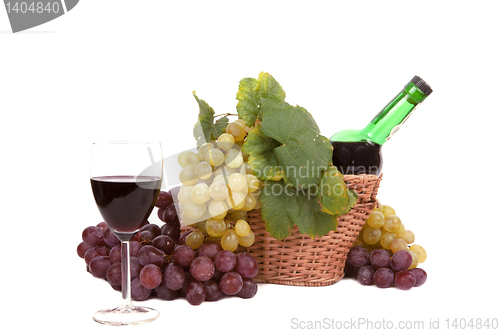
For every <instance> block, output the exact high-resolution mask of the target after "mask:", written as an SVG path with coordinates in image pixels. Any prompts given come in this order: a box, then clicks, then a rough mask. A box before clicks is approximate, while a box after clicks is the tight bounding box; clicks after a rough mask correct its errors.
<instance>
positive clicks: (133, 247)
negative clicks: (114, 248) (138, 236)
mask: <svg viewBox="0 0 500 333" xmlns="http://www.w3.org/2000/svg"><path fill="white" fill-rule="evenodd" d="M141 248H142V244H141V243H139V242H138V241H130V242H129V250H130V256H131V257H137V255H138V254H139V250H140V249H141Z"/></svg>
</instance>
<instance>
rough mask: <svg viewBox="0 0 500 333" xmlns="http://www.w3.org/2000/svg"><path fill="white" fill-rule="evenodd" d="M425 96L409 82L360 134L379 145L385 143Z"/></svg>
mask: <svg viewBox="0 0 500 333" xmlns="http://www.w3.org/2000/svg"><path fill="white" fill-rule="evenodd" d="M426 98H427V96H426V95H425V94H424V93H423V92H422V91H421V90H420V89H418V88H417V86H416V85H415V84H413V83H412V82H409V83H408V84H407V85H406V86H405V87H404V89H403V90H401V92H400V93H399V94H398V95H397V96H396V97H395V98H394V99H393V100H392V101H390V102H389V104H387V105H386V106H385V107H384V108H383V109H382V111H380V112H379V113H378V114H377V115H376V116H375V117H374V118H373V119H372V121H370V123H369V124H368V125H367V126H366V127H365V128H364V129H362V130H361V131H360V132H361V133H360V134H362V136H363V137H365V139H366V140H370V141H373V142H375V143H377V144H379V145H383V144H384V143H386V142H387V141H388V140H389V139H390V138H391V137H392V136H393V135H394V134H395V133H396V132H397V130H398V129H399V128H400V127H401V126H402V125H403V123H404V122H405V121H406V120H407V119H408V118H409V117H410V115H411V114H412V112H413V111H414V110H415V108H416V107H417V105H418V104H420V103H421V102H423V101H424V100H425V99H426Z"/></svg>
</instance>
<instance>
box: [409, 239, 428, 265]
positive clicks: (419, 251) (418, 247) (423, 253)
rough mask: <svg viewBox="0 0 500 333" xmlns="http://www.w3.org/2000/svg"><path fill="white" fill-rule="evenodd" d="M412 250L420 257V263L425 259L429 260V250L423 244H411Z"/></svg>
mask: <svg viewBox="0 0 500 333" xmlns="http://www.w3.org/2000/svg"><path fill="white" fill-rule="evenodd" d="M410 250H412V251H413V252H415V254H416V255H417V257H418V262H419V263H420V264H421V263H423V262H424V261H425V260H427V252H426V251H425V249H424V248H423V247H422V246H421V245H418V244H413V245H412V246H410Z"/></svg>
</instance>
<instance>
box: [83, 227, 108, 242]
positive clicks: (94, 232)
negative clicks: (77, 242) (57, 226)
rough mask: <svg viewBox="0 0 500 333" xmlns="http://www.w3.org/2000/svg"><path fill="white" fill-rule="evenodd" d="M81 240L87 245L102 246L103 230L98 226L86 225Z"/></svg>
mask: <svg viewBox="0 0 500 333" xmlns="http://www.w3.org/2000/svg"><path fill="white" fill-rule="evenodd" d="M82 240H83V241H84V242H85V244H87V245H89V246H92V247H94V246H104V245H106V243H105V242H104V231H103V230H102V229H101V228H99V227H92V226H91V227H87V228H85V229H83V232H82Z"/></svg>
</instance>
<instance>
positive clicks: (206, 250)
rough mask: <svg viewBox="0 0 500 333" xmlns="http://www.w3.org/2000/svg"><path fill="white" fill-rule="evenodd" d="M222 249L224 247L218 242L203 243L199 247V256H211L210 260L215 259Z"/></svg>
mask: <svg viewBox="0 0 500 333" xmlns="http://www.w3.org/2000/svg"><path fill="white" fill-rule="evenodd" d="M220 251H222V247H221V246H220V245H219V244H218V243H210V242H207V243H203V244H201V246H200V247H199V248H198V256H204V257H207V258H210V260H215V256H216V255H217V253H219V252H220Z"/></svg>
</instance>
